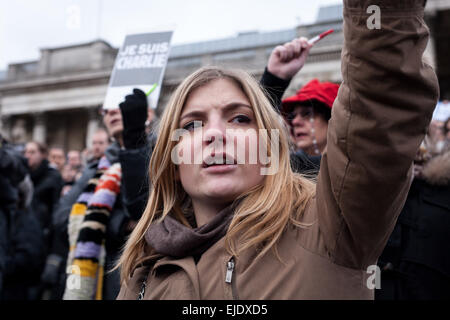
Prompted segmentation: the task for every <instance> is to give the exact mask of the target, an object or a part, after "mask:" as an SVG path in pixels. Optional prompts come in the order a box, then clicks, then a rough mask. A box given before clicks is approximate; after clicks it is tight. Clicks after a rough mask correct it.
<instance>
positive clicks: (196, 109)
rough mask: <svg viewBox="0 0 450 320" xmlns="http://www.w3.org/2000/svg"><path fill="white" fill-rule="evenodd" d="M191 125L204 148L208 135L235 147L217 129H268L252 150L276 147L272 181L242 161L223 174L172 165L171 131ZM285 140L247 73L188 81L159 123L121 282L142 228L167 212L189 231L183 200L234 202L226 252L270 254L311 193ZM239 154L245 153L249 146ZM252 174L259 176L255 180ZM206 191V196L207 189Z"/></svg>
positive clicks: (135, 255)
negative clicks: (144, 200) (257, 249)
mask: <svg viewBox="0 0 450 320" xmlns="http://www.w3.org/2000/svg"><path fill="white" fill-rule="evenodd" d="M194 120H197V121H198V120H200V121H201V123H202V128H203V130H202V135H203V136H204V138H205V139H202V140H201V141H202V143H204V144H205V145H208V143H210V142H211V140H212V139H209V136H208V135H210V134H211V137H212V133H213V132H214V133H215V134H214V139H215V138H218V139H224V140H225V143H226V144H229V143H233V144H235V142H234V141H233V139H229V138H230V137H229V136H227V135H226V134H224V129H226V128H231V127H233V128H234V126H243V129H245V128H247V127H248V128H250V127H251V128H255V129H265V130H267V131H266V132H267V140H262V143H264V145H261V144H259V146H258V147H264V148H265V149H267V150H269V151H270V150H272V149H271V148H270V147H269V146H270V144H271V143H274V144H276V145H277V147H278V157H277V160H278V170H277V171H276V172H275V173H274V174H273V175H265V176H261V175H260V171H259V170H258V171H256V170H255V171H254V169H255V168H253V167H252V166H251V165H248V163H247V164H246V165H242V166H241V167H240V168H236V167H235V168H230V170H228V169H227V168H224V171H221V170H220V168H219V169H218V170H217V171H215V172H212V171H208V168H205V167H204V166H203V163H202V164H199V165H196V164H192V165H176V164H175V163H174V162H172V157H171V155H172V152H173V150H174V148H175V146H177V144H178V142H177V141H172V140H173V136H174V133H175V132H176V131H177V130H179V129H181V128H184V129H185V130H187V131H188V133H184V134H187V135H188V136H193V135H195V134H198V133H197V131H196V130H198V128H196V127H195V126H194V124H193V123H192V121H194ZM275 132H276V133H278V134H279V137H278V136H277V135H276V134H275ZM288 135H289V134H288V132H287V130H286V127H285V125H284V122H283V119H282V117H281V116H280V115H279V114H278V113H277V112H276V111H275V110H274V108H273V107H272V105H271V103H270V102H269V100H268V99H267V97H266V96H265V94H264V93H263V91H262V90H261V88H260V87H259V84H258V83H257V82H256V81H255V79H253V78H252V77H251V76H250V75H248V74H247V73H245V72H243V71H230V70H224V69H221V68H216V67H205V68H202V69H200V70H198V71H196V72H194V73H193V74H191V75H190V76H189V77H187V78H186V79H185V80H184V81H183V82H182V83H181V84H180V85H179V86H178V88H177V89H176V90H175V92H174V93H173V95H172V96H171V98H170V100H169V103H168V105H167V106H166V108H165V110H164V113H163V115H162V117H161V120H160V123H159V130H158V135H157V136H158V138H157V142H156V145H155V148H154V151H153V153H152V158H151V160H150V168H149V172H151V175H150V177H151V180H152V181H151V185H152V186H153V187H152V191H151V193H150V197H149V202H148V204H147V207H146V210H145V212H144V214H143V216H142V218H141V219H140V220H139V223H138V225H137V226H136V228H135V229H134V231H133V233H132V234H131V236H130V239H129V241H128V243H127V245H126V248H125V251H124V254H123V255H122V257H121V259H120V262H119V264H120V265H121V266H122V279H125V277H126V276H129V272H130V270H131V269H132V268H133V266H134V265H135V263H136V261H139V259H140V258H142V257H143V256H142V255H143V254H144V252H143V251H141V250H140V249H142V248H143V246H145V240H144V237H143V235H144V233H145V232H146V230H147V228H148V227H149V225H150V224H151V223H152V222H153V221H154V220H155V219H158V218H161V219H162V218H164V217H165V216H166V215H168V214H169V213H172V214H173V217H174V218H175V219H177V220H178V221H179V222H180V223H183V224H185V225H187V226H190V224H189V222H188V221H187V218H186V216H185V215H186V214H187V213H189V212H192V211H191V210H192V209H194V215H195V206H194V207H189V203H190V201H194V200H196V201H203V202H207V201H216V202H217V203H219V204H221V205H225V204H227V203H229V202H234V203H235V204H236V208H235V211H234V215H233V219H232V221H231V224H230V227H229V229H228V232H227V239H228V240H229V241H228V240H227V246H228V247H227V248H228V249H229V250H230V251H235V250H236V251H241V250H244V249H245V248H248V247H250V246H252V244H255V245H256V244H261V245H262V248H263V250H262V251H261V252H262V253H264V252H266V251H267V250H269V249H270V248H271V247H272V246H273V244H274V243H275V242H276V240H277V239H278V237H279V236H280V234H281V232H282V230H283V229H284V228H285V225H286V223H287V222H288V221H292V220H294V221H295V222H298V221H297V220H296V219H297V218H298V216H297V215H294V216H292V213H293V212H302V211H303V208H304V206H305V203H306V202H307V199H309V198H310V197H311V195H312V192H313V184H312V183H311V182H308V181H307V180H306V179H304V178H302V177H301V176H299V175H297V174H294V173H293V172H292V169H291V165H290V157H289V144H288ZM188 136H186V137H183V135H182V137H181V143H183V140H184V139H185V140H186V141H188V142H189V141H192V139H189V137H188ZM186 141H185V142H186ZM249 141H250V137H248V139H247V142H249ZM189 143H190V142H189ZM196 143H198V142H193V144H191V149H194V150H195V148H196V147H197V146H196ZM245 148H249V145H248V143H247V145H246V147H245ZM183 150H184V149H183ZM247 150H248V149H247ZM270 156H271V155H270V154H269V157H270ZM271 160H272V162H273V161H274V160H273V159H271ZM238 166H239V164H238ZM261 167H262V165H261V164H260V163H258V164H257V165H256V168H257V169H260V168H261ZM189 171H190V172H189ZM213 171H214V170H213ZM256 172H257V173H258V174H259V176H257V175H255V173H256ZM236 173H238V174H236ZM214 175H216V176H214ZM249 175H251V177H249ZM194 178H195V179H194ZM211 181H213V182H214V184H215V185H213V184H212V183H211ZM230 184H231V185H230ZM232 184H235V186H233V185H232ZM208 187H209V188H211V190H207V188H208ZM237 200H240V201H238V202H237ZM294 208H295V209H294ZM297 209H298V210H297ZM291 219H292V220H291ZM300 224H301V223H300ZM245 231H248V232H247V233H246V237H245V238H244V239H240V240H241V241H239V245H238V246H237V244H236V243H235V242H234V240H235V239H236V238H237V235H238V234H242V233H243V232H245ZM237 247H238V248H237Z"/></svg>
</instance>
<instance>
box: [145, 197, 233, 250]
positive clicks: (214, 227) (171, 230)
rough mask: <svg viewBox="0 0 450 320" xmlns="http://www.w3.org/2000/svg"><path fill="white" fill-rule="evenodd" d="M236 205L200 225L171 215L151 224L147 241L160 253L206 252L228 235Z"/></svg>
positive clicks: (146, 235) (146, 234)
mask: <svg viewBox="0 0 450 320" xmlns="http://www.w3.org/2000/svg"><path fill="white" fill-rule="evenodd" d="M234 208H235V207H234V206H232V205H231V206H228V207H226V208H225V209H223V210H221V211H220V212H219V213H218V214H217V215H216V216H215V217H214V218H213V219H212V220H211V221H210V222H208V223H207V224H204V225H203V226H201V227H198V228H189V227H187V226H185V225H183V224H181V223H180V222H178V221H177V220H175V219H174V218H172V217H170V216H169V215H168V216H166V217H165V218H164V220H163V221H162V222H161V223H153V224H151V225H150V227H149V228H148V229H147V232H146V233H145V241H146V242H147V244H148V245H150V247H152V248H153V249H154V250H155V251H156V253H159V254H162V255H166V256H171V257H174V258H183V257H187V256H197V255H202V254H203V253H204V252H205V251H206V250H208V249H209V248H210V247H211V246H212V245H214V244H215V243H216V242H217V241H218V240H219V239H221V238H222V237H223V236H225V234H226V232H227V230H228V227H229V225H230V223H231V219H232V218H233V212H234Z"/></svg>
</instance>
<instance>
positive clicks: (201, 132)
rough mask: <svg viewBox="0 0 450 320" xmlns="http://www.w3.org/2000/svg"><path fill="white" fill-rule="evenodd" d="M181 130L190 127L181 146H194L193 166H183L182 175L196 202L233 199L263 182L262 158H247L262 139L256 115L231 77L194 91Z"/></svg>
mask: <svg viewBox="0 0 450 320" xmlns="http://www.w3.org/2000/svg"><path fill="white" fill-rule="evenodd" d="M194 121H195V123H194ZM179 128H182V129H185V130H186V132H185V133H184V134H183V136H182V138H181V141H180V142H179V144H178V147H179V148H180V149H179V150H181V153H184V152H187V150H190V151H189V152H190V154H191V155H192V156H191V161H190V163H191V164H186V163H181V164H179V166H178V169H179V172H178V173H179V178H180V180H181V184H182V185H183V188H184V190H185V191H186V193H187V194H188V195H189V196H190V197H191V199H192V201H193V203H194V205H195V202H196V201H201V202H204V203H205V204H206V203H210V204H214V205H220V204H227V203H230V202H232V201H233V200H235V199H236V197H238V196H239V195H240V194H242V193H243V192H245V191H248V190H249V189H250V188H251V187H253V186H255V185H258V184H260V183H261V182H262V181H263V178H264V176H263V175H261V174H260V169H261V165H260V164H259V161H249V159H250V158H251V157H252V156H254V154H253V155H252V154H251V153H252V152H255V149H254V148H250V147H249V146H253V147H255V146H257V143H258V138H257V132H258V127H257V123H256V119H255V115H254V113H253V109H252V107H251V105H250V102H249V101H248V99H247V97H246V95H245V94H244V93H243V92H242V91H241V89H240V88H239V87H238V86H237V85H236V84H235V83H234V82H232V81H231V80H227V79H217V80H213V81H212V82H209V83H207V84H206V85H204V86H202V87H199V88H197V89H195V90H194V91H192V92H191V94H190V95H189V97H188V99H187V101H186V103H185V106H184V108H183V110H182V112H181V115H180V121H179ZM230 129H241V130H230ZM248 129H250V130H249V131H247V130H248ZM252 133H253V134H252ZM238 141H240V142H238ZM243 141H244V142H245V143H242V142H243ZM250 149H252V150H250ZM233 150H234V151H233ZM239 155H241V156H239ZM242 155H245V159H243V157H242ZM194 157H199V159H201V161H198V160H197V161H194V159H193V158H194ZM214 159H215V160H214ZM238 160H239V161H238ZM243 160H244V161H243ZM220 162H222V164H220ZM242 162H244V163H242Z"/></svg>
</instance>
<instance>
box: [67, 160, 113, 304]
mask: <svg viewBox="0 0 450 320" xmlns="http://www.w3.org/2000/svg"><path fill="white" fill-rule="evenodd" d="M120 182H121V169H120V164H119V163H115V164H113V165H111V164H110V162H109V161H108V159H107V158H106V157H103V158H101V159H100V161H99V164H98V166H97V169H96V172H95V174H94V176H93V177H92V178H91V179H90V180H89V182H88V184H87V186H86V187H85V189H84V190H83V192H82V193H81V194H80V196H79V197H78V199H77V201H76V203H75V204H74V205H73V206H72V210H71V213H70V217H69V226H68V233H69V244H70V251H69V255H68V259H67V269H68V270H67V273H68V276H67V281H66V288H65V292H64V297H63V299H64V300H92V299H96V300H101V299H102V289H103V288H102V287H103V274H104V263H105V255H106V252H105V243H104V242H105V235H106V227H107V225H108V221H109V217H110V215H111V212H112V209H113V207H114V204H115V202H116V198H117V196H118V194H119V192H120Z"/></svg>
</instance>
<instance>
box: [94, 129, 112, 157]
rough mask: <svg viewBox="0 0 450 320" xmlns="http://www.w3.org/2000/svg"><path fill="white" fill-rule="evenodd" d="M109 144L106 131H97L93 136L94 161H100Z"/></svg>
mask: <svg viewBox="0 0 450 320" xmlns="http://www.w3.org/2000/svg"><path fill="white" fill-rule="evenodd" d="M108 144H109V136H108V133H107V132H106V131H105V130H102V129H100V130H97V131H96V132H95V133H94V135H93V136H92V146H91V150H90V151H91V155H92V158H93V159H100V158H101V157H102V156H103V155H104V154H105V151H106V148H107V147H108Z"/></svg>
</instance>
